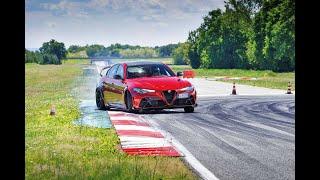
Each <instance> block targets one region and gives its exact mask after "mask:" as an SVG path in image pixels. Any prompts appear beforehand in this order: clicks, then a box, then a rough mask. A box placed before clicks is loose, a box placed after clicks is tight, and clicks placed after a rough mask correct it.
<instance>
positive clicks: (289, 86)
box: [286, 81, 292, 94]
mask: <svg viewBox="0 0 320 180" xmlns="http://www.w3.org/2000/svg"><path fill="white" fill-rule="evenodd" d="M286 94H292V92H291V83H290V81H289V82H288V90H287V93H286Z"/></svg>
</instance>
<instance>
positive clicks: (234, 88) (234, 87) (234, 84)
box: [231, 82, 237, 95]
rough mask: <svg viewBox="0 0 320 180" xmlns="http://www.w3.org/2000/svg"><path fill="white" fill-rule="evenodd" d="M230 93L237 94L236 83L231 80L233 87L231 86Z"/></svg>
mask: <svg viewBox="0 0 320 180" xmlns="http://www.w3.org/2000/svg"><path fill="white" fill-rule="evenodd" d="M231 95H237V91H236V83H235V82H233V88H232V93H231Z"/></svg>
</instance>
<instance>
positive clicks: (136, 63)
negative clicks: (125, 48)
mask: <svg viewBox="0 0 320 180" xmlns="http://www.w3.org/2000/svg"><path fill="white" fill-rule="evenodd" d="M123 64H127V66H139V65H146V64H163V63H161V62H154V61H133V62H125V63H123Z"/></svg>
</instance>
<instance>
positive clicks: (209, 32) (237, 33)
mask: <svg viewBox="0 0 320 180" xmlns="http://www.w3.org/2000/svg"><path fill="white" fill-rule="evenodd" d="M173 54H174V60H175V62H178V63H182V64H190V65H191V66H192V68H225V69H233V68H238V69H255V70H273V71H276V72H283V71H294V69H295V2H294V0H228V1H227V2H225V10H224V11H222V10H221V9H215V10H212V11H210V12H209V13H208V15H207V16H205V17H204V18H203V23H202V24H201V25H200V27H198V28H197V29H196V30H194V31H191V32H189V36H188V39H187V41H186V42H185V43H181V44H180V45H179V47H178V48H176V49H175V51H174V53H173ZM177 59H180V60H179V61H178V60H177Z"/></svg>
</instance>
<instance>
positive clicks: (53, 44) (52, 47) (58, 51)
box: [40, 39, 67, 63]
mask: <svg viewBox="0 0 320 180" xmlns="http://www.w3.org/2000/svg"><path fill="white" fill-rule="evenodd" d="M40 52H41V53H42V54H51V55H55V56H56V57H57V58H58V61H59V62H60V63H61V59H62V58H65V57H66V54H67V50H66V48H65V46H64V43H62V42H58V41H56V40H54V39H51V40H50V41H49V42H45V43H43V44H42V46H41V47H40Z"/></svg>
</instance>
